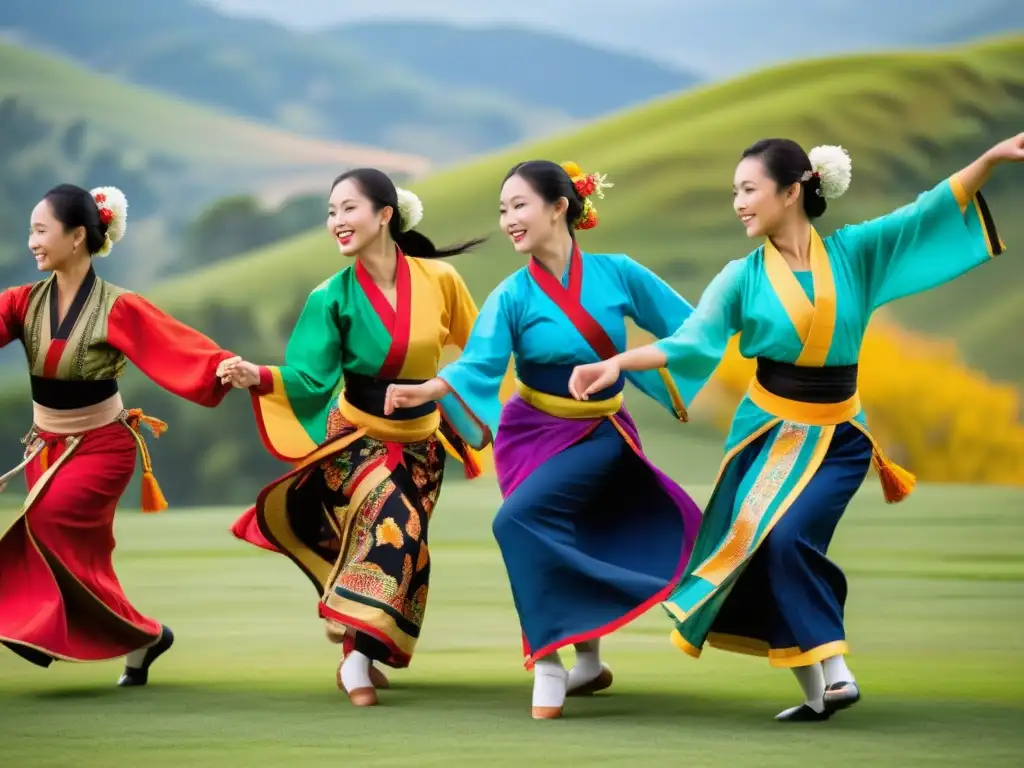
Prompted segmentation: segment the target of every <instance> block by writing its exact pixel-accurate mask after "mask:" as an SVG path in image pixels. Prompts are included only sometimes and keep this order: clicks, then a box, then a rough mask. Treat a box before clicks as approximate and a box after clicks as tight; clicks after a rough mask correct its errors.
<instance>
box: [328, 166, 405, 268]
mask: <svg viewBox="0 0 1024 768" xmlns="http://www.w3.org/2000/svg"><path fill="white" fill-rule="evenodd" d="M373 208H374V206H373V202H372V201H371V200H370V199H369V198H368V197H367V196H366V195H365V194H364V193H363V191H362V189H360V188H359V184H358V183H356V181H355V180H354V179H351V178H348V179H345V180H344V181H341V182H339V183H338V184H337V186H335V187H334V189H332V190H331V196H330V198H329V199H328V201H327V231H328V232H330V233H331V236H332V237H334V239H335V240H336V241H337V243H338V249H339V250H340V251H341V252H342V254H343V255H345V256H349V257H351V256H355V255H356V254H357V253H359V252H360V251H362V250H363V249H364V248H366V247H367V246H368V245H370V244H371V243H372V242H374V241H375V240H376V239H377V238H378V237H380V236H381V235H382V234H383V233H384V232H385V231H386V230H387V227H388V222H389V221H390V220H391V216H392V213H393V211H392V209H391V207H390V206H385V207H384V208H381V209H380V210H379V211H375V210H374V209H373Z"/></svg>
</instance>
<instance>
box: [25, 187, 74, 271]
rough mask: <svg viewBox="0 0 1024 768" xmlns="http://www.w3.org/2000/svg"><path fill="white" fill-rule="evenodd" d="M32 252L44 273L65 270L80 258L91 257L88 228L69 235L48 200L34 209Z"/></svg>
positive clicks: (30, 234) (31, 227) (71, 231)
mask: <svg viewBox="0 0 1024 768" xmlns="http://www.w3.org/2000/svg"><path fill="white" fill-rule="evenodd" d="M28 249H29V250H30V251H32V255H33V256H35V259H36V267H37V268H38V269H39V271H40V272H53V271H55V270H59V269H62V268H64V267H66V266H67V265H68V264H70V263H71V262H72V261H74V260H75V259H76V258H80V257H81V258H88V256H89V254H88V253H87V249H86V247H85V228H84V227H75V228H74V229H71V230H69V231H67V232H65V231H64V225H63V224H62V223H61V222H60V221H59V220H58V219H57V217H56V216H55V215H54V213H53V208H52V207H51V206H50V203H49V202H48V201H47V200H40V201H39V202H38V203H37V204H36V207H35V208H33V209H32V218H31V222H30V229H29V236H28Z"/></svg>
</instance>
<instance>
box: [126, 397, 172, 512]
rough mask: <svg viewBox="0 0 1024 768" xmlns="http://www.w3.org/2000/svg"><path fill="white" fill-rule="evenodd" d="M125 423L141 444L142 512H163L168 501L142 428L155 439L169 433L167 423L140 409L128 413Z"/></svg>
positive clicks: (136, 440)
mask: <svg viewBox="0 0 1024 768" xmlns="http://www.w3.org/2000/svg"><path fill="white" fill-rule="evenodd" d="M125 423H126V424H127V425H128V428H129V429H130V430H131V431H132V434H133V435H134V436H135V442H137V443H138V444H139V453H141V454H142V511H143V512H145V513H147V514H151V513H154V512H163V511H164V510H165V509H167V499H166V498H165V497H164V493H163V491H162V490H160V484H159V483H158V482H157V481H156V475H154V474H153V462H152V459H151V458H150V455H149V448H148V447H147V446H146V440H145V438H144V437H143V436H142V431H141V426H142V425H143V424H145V425H146V427H148V428H149V431H150V432H152V433H153V437H156V438H158V437H160V435H162V434H163V433H164V432H166V431H167V423H166V422H163V421H160V419H154V418H153V417H152V416H147V415H146V414H144V413H143V412H142V410H141V409H140V408H133V409H132V410H130V411H128V413H127V416H126V417H125Z"/></svg>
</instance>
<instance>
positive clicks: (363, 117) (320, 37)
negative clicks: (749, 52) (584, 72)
mask: <svg viewBox="0 0 1024 768" xmlns="http://www.w3.org/2000/svg"><path fill="white" fill-rule="evenodd" d="M47 8H48V11H49V13H48V14H46V15H44V14H40V13H39V11H38V3H37V2H36V0H5V2H4V3H0V29H4V28H6V29H9V30H13V31H14V32H15V33H17V34H18V35H20V36H21V37H22V38H23V39H25V40H26V41H29V42H31V43H32V44H33V45H37V46H41V47H45V48H48V49H51V50H56V51H58V52H61V53H63V54H65V55H68V56H71V57H74V58H75V59H76V60H78V61H81V62H82V63H84V64H85V65H87V66H89V67H91V68H94V69H96V70H98V71H102V72H107V73H111V74H115V75H117V76H118V77H120V78H122V79H124V80H128V81H130V82H134V83H137V84H139V85H143V86H146V87H150V88H155V89H158V90H160V91H163V92H165V93H169V94H174V95H176V96H178V97H180V98H184V99H186V100H189V101H193V102H197V103H203V104H207V105H212V106H214V107H216V108H218V109H222V110H225V111H230V112H232V113H234V114H237V115H242V116H245V117H248V118H252V119H255V120H259V121H261V122H265V123H272V124H275V125H278V126H281V127H284V128H286V129H288V130H293V131H296V132H299V133H302V134H306V135H316V136H321V137H326V138H330V139H335V140H344V141H355V142H360V143H364V144H372V145H375V146H386V147H389V148H391V149H395V150H400V151H404V152H412V153H414V154H426V155H429V156H431V157H432V158H434V159H452V158H459V157H465V156H466V155H468V154H472V153H476V152H480V151H486V150H490V149H494V148H497V147H501V146H506V145H508V144H510V143H513V142H516V141H520V140H523V139H525V138H528V137H537V136H540V135H543V134H544V133H548V132H550V131H551V130H552V129H555V128H557V127H560V126H565V125H568V124H570V123H571V121H572V120H573V119H574V118H580V117H582V118H590V117H594V116H596V115H597V114H599V113H602V112H606V111H608V110H610V109H618V108H622V107H626V106H632V105H636V104H638V103H640V102H641V101H644V100H646V99H648V98H651V97H652V96H656V95H662V94H665V93H669V92H674V91H677V90H680V89H682V88H684V87H686V86H688V85H690V84H691V83H693V82H694V77H693V76H691V75H688V74H686V73H684V72H680V71H678V70H676V69H672V68H669V67H665V66H663V65H659V64H654V63H650V62H645V61H643V60H641V59H639V58H638V57H636V56H632V57H630V56H625V55H619V54H617V53H614V52H609V51H606V50H601V49H598V48H595V47H594V46H591V45H587V44H583V43H580V42H573V41H569V40H566V39H564V38H561V37H555V36H552V35H550V34H547V33H541V32H517V31H510V32H507V33H505V32H502V31H495V32H493V33H492V34H491V35H490V36H489V37H488V38H487V45H488V46H494V47H495V49H496V50H497V51H499V52H507V51H519V52H520V54H521V55H519V56H517V57H516V72H515V75H514V76H510V75H509V73H508V72H507V70H504V69H502V68H499V69H498V70H497V71H494V70H492V69H490V68H485V70H481V69H480V67H479V61H480V57H481V56H485V57H486V56H487V53H486V51H487V48H486V47H485V48H483V52H482V53H481V44H480V42H476V43H474V44H473V46H472V47H470V46H468V45H467V42H466V39H465V35H464V34H463V33H461V32H460V30H457V29H453V28H451V27H446V26H432V27H430V28H427V29H421V30H420V32H419V33H417V34H414V35H412V36H411V37H403V38H401V40H400V41H393V42H392V41H384V42H378V40H377V38H374V37H373V36H372V33H371V34H370V37H369V38H368V39H367V40H363V39H362V38H361V35H360V34H359V33H358V32H355V33H349V32H346V31H335V32H333V33H331V34H305V33H300V32H296V31H294V30H290V29H287V28H284V27H281V26H278V25H276V24H273V23H268V22H263V21H251V20H245V19H237V18H234V17H230V16H225V15H222V14H220V13H217V12H216V11H214V10H211V9H210V8H207V7H204V6H201V5H198V4H196V3H193V2H190V1H189V0H165V1H164V2H161V3H140V2H136V0H53V1H52V2H50V3H49V4H48V6H47ZM100 39H101V40H102V41H103V44H102V45H96V42H95V41H96V40H100ZM399 43H400V45H399ZM396 47H397V48H401V49H402V50H395V49H396ZM538 50H539V51H544V52H547V55H546V56H541V57H537V56H534V55H532V54H530V52H531V51H538ZM552 55H556V58H558V64H557V67H556V68H557V69H565V68H566V67H567V66H571V63H572V62H574V61H582V62H595V61H600V62H601V64H602V66H603V67H607V68H608V70H607V71H612V72H615V71H619V70H621V71H622V72H623V73H624V75H628V79H626V80H624V81H623V82H622V83H621V84H620V85H619V86H618V87H616V88H613V89H610V90H609V91H608V92H607V93H601V92H599V91H595V90H594V89H582V90H580V91H575V89H572V88H551V87H548V86H545V87H540V88H534V89H528V90H524V89H523V88H522V87H521V85H522V84H523V83H535V82H540V83H545V82H546V79H547V78H549V77H550V72H551V69H550V65H551V57H552ZM410 57H411V58H410ZM480 71H486V72H487V73H488V75H487V76H486V77H484V78H472V77H470V78H467V77H465V76H464V74H462V73H467V72H480Z"/></svg>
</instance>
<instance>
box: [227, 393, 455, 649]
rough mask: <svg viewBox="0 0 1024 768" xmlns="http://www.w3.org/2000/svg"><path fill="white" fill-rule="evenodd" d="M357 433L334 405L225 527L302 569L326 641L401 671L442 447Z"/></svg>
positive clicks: (426, 556)
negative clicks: (299, 451)
mask: <svg viewBox="0 0 1024 768" xmlns="http://www.w3.org/2000/svg"><path fill="white" fill-rule="evenodd" d="M356 430H357V427H356V426H355V425H354V424H351V423H349V422H348V421H346V420H345V419H343V418H342V417H341V415H340V413H339V412H338V410H337V409H336V408H335V409H333V410H332V412H331V415H330V421H329V431H330V434H331V438H330V439H329V440H328V442H327V443H325V445H324V447H323V448H322V450H321V451H320V452H318V453H314V454H312V455H311V457H310V458H308V459H307V460H306V461H305V462H303V463H301V464H300V465H299V466H298V467H297V468H296V469H294V470H292V471H291V472H289V473H288V474H287V475H285V476H284V477H282V478H280V479H278V480H276V481H274V482H273V483H271V484H270V485H268V486H267V487H266V488H264V489H263V491H262V493H260V496H259V499H258V501H257V503H256V506H255V507H254V508H253V509H251V510H249V511H248V512H246V513H245V514H244V515H242V517H240V518H239V519H238V521H237V522H236V523H235V524H234V526H233V527H232V532H233V533H234V534H235V536H237V537H238V538H240V539H242V540H244V541H247V542H249V543H250V544H253V545H255V546H258V547H261V548H263V549H269V550H272V551H279V552H282V553H284V554H285V555H287V556H288V557H289V558H290V559H291V560H292V561H293V562H294V563H295V564H296V565H297V566H298V567H299V568H300V569H301V570H302V571H303V573H305V574H306V576H307V577H308V578H309V579H310V581H312V582H313V585H314V587H315V588H316V590H317V595H318V596H319V597H320V604H319V613H320V616H321V617H322V618H323V619H324V620H325V622H326V628H327V636H328V639H330V640H331V641H332V642H338V643H343V644H344V645H345V650H346V652H348V651H350V650H352V649H353V648H355V649H356V650H359V651H361V652H363V653H365V654H366V655H367V656H369V657H370V658H372V659H374V660H375V661H379V662H381V663H383V664H387V665H388V666H391V667H396V668H403V667H407V666H408V665H409V663H410V661H411V659H412V655H413V651H414V650H415V647H416V642H417V640H418V639H419V636H420V631H421V629H422V627H423V618H424V614H425V612H426V607H427V591H428V589H429V585H430V550H429V548H428V546H427V531H428V529H429V523H430V516H431V514H432V512H433V511H434V506H435V505H436V504H437V499H438V496H439V494H440V490H441V481H442V478H443V476H444V466H445V459H446V454H445V450H444V447H443V445H442V443H441V442H440V441H439V440H438V439H437V438H436V437H430V438H428V439H427V440H425V441H422V442H419V443H411V444H401V443H390V442H383V441H380V440H376V439H374V438H371V437H368V436H366V435H365V434H363V435H359V436H354V435H353V433H354V432H356Z"/></svg>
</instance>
